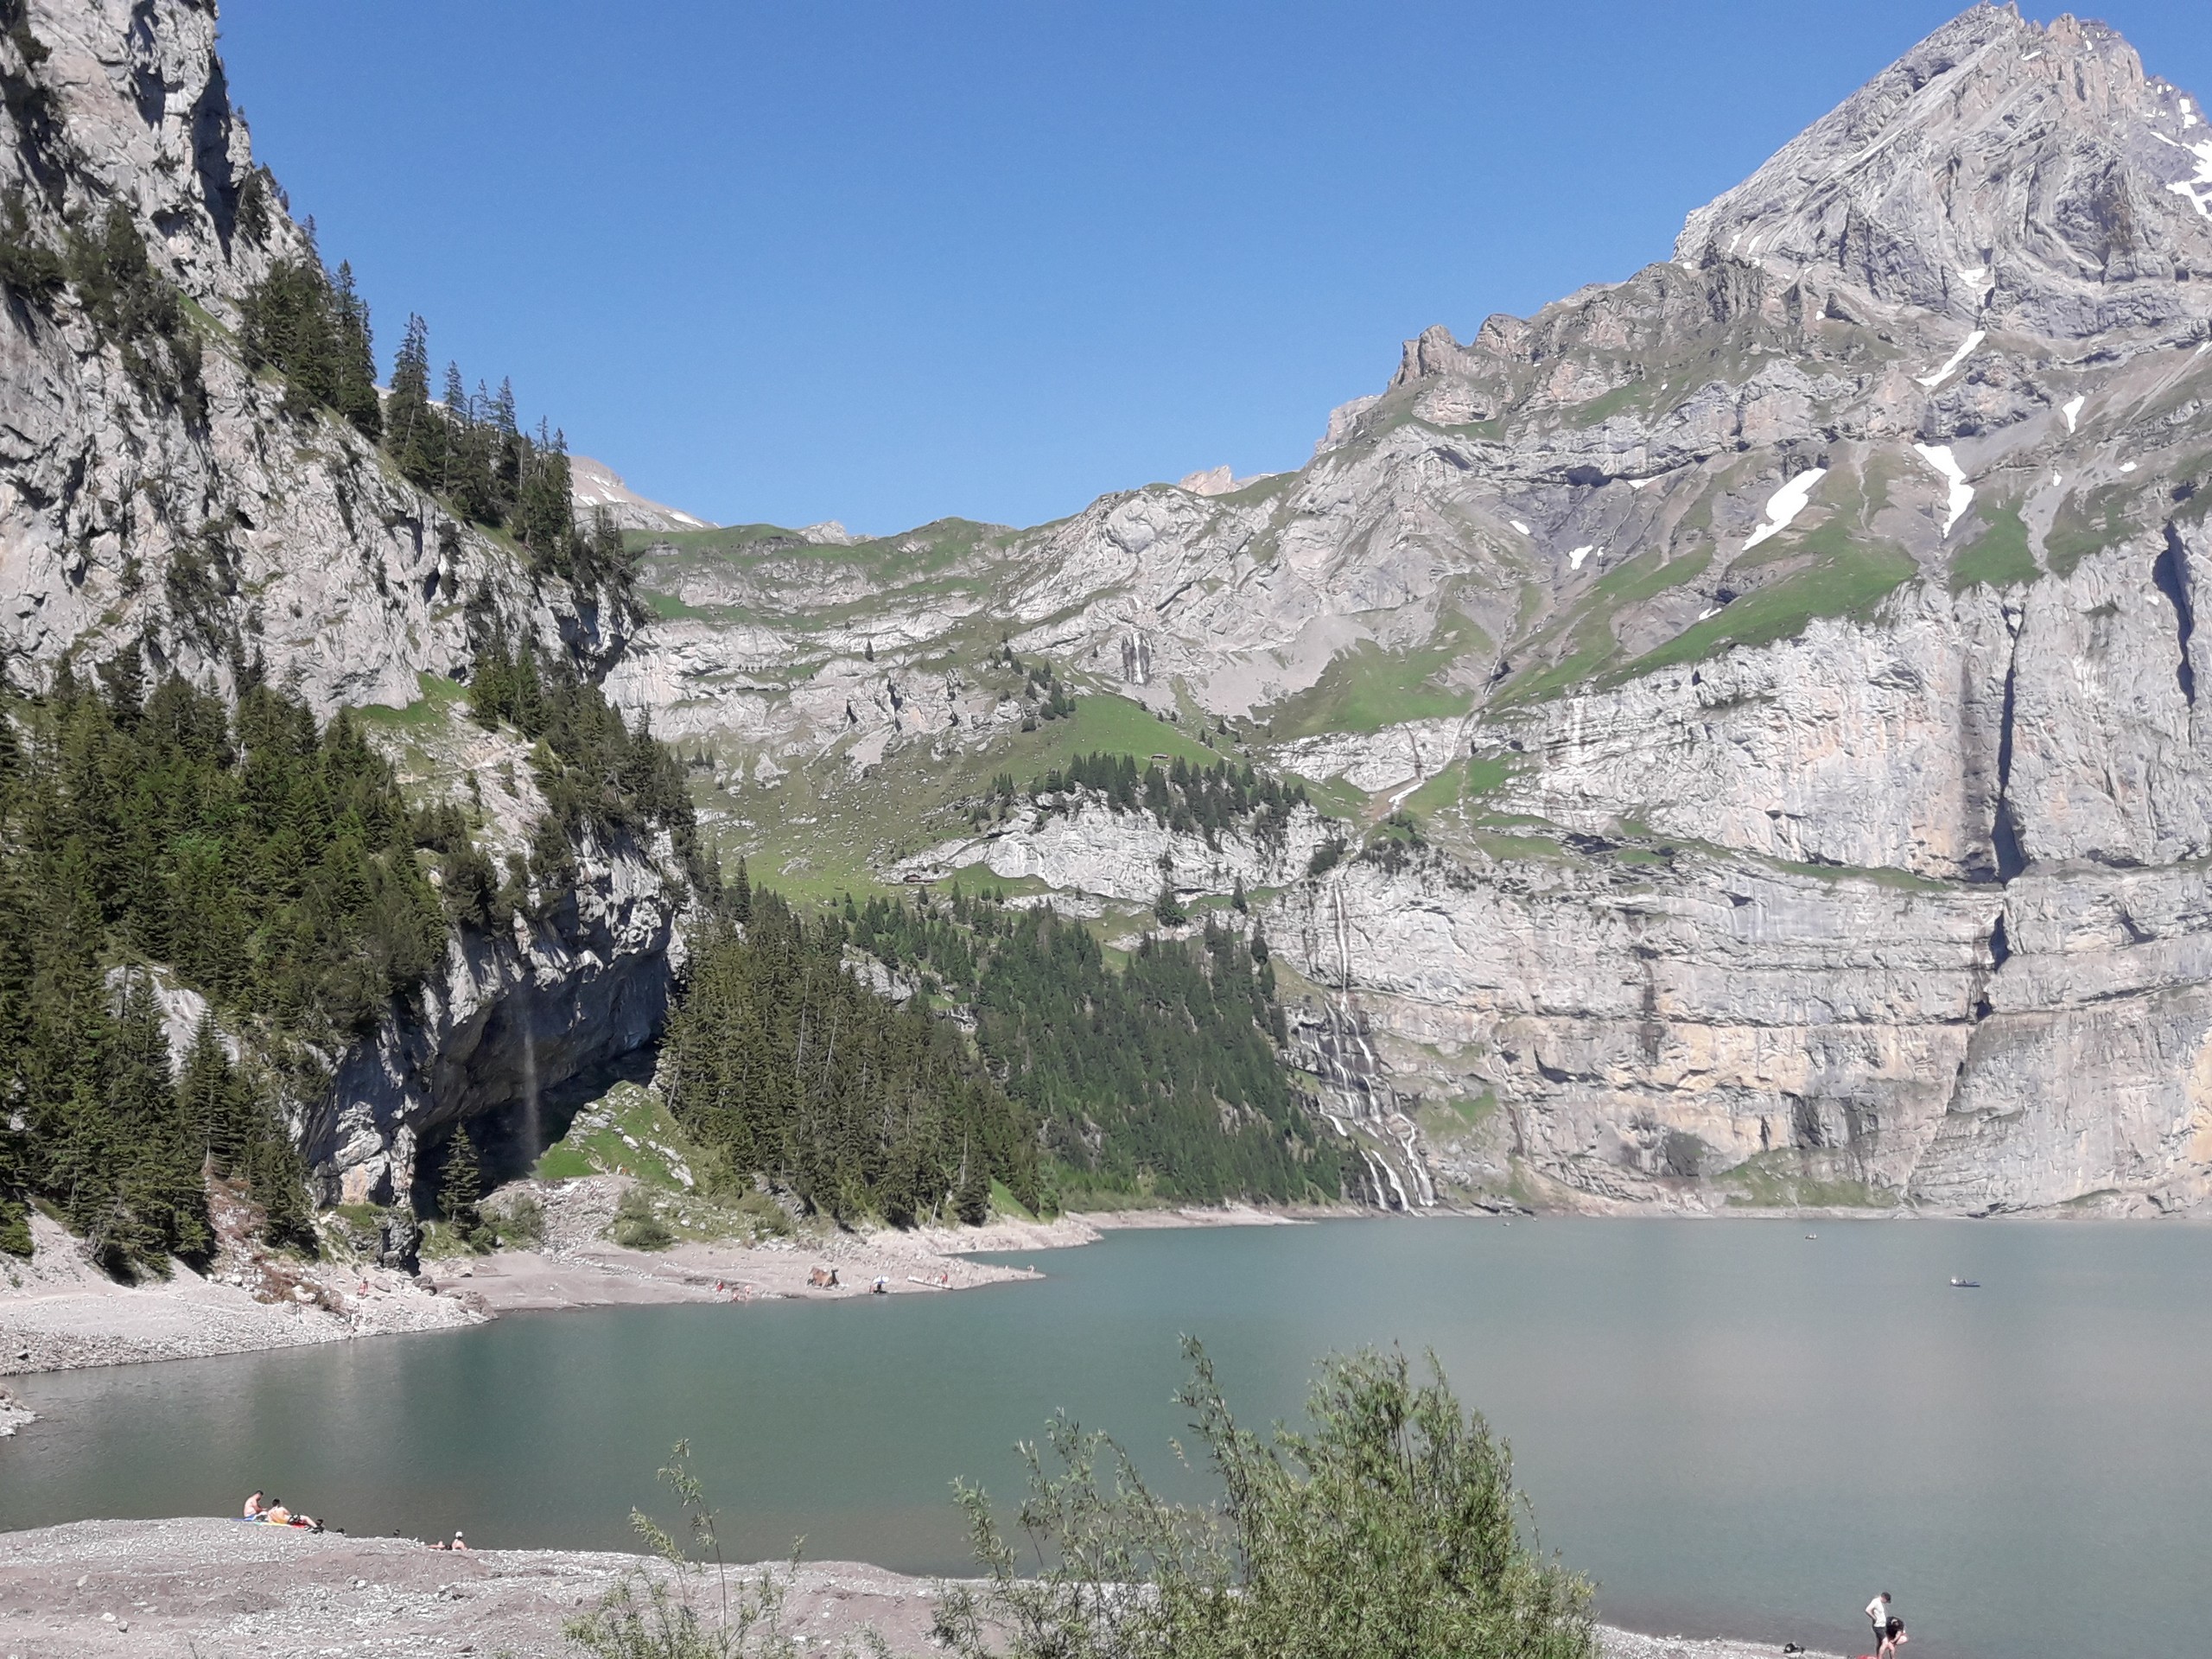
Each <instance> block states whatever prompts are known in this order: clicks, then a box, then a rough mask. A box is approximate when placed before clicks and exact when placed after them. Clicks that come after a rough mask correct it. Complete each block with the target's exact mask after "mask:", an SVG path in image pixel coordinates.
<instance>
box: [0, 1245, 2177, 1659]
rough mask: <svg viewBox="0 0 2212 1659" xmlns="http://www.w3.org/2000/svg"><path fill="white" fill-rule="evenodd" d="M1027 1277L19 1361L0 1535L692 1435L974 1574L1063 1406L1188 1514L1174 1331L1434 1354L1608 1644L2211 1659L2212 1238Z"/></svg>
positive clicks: (1476, 1253) (452, 1509) (737, 1512)
mask: <svg viewBox="0 0 2212 1659" xmlns="http://www.w3.org/2000/svg"><path fill="white" fill-rule="evenodd" d="M1808 1232H1810V1233H1817V1234H1818V1235H1819V1236H1818V1237H1817V1238H1815V1239H1808V1238H1807V1237H1806V1234H1808ZM1007 1259H1009V1260H1018V1261H1024V1262H1035V1263H1036V1264H1037V1265H1038V1266H1039V1267H1041V1268H1044V1269H1045V1270H1046V1273H1047V1274H1049V1275H1050V1277H1049V1278H1047V1279H1046V1281H1043V1282H1041V1283H1033V1284H1016V1285H1008V1286H1004V1287H995V1288H992V1289H988V1290H981V1291H974V1292H965V1293H961V1294H954V1295H946V1296H937V1297H931V1296H922V1295H913V1296H899V1297H890V1298H869V1299H865V1300H851V1301H847V1302H841V1303H834V1304H817V1305H807V1304H803V1303H795V1302H794V1303H777V1304H765V1305H755V1306H744V1307H734V1306H688V1307H663V1308H626V1309H608V1310H605V1311H598V1312H587V1313H562V1314H546V1315H517V1316H510V1317H508V1318H505V1319H501V1320H499V1321H498V1322H497V1323H495V1324H493V1325H487V1326H485V1327H482V1328H480V1329H478V1330H474V1331H469V1332H458V1333H452V1334H445V1335H437V1336H426V1337H412V1338H381V1339H378V1340H373V1341H367V1342H362V1343H359V1344H347V1345H346V1346H343V1347H334V1348H324V1349H314V1350H302V1351H290V1352H281V1353H275V1354H266V1355H245V1356H240V1357H232V1358H226V1359H216V1360H194V1361H180V1362H175V1363H168V1364H160V1365H145V1366H133V1367H121V1368H116V1369H113V1370H105V1371H91V1372H79V1373H74V1374H65V1375H59V1376H41V1377H27V1378H22V1379H19V1380H18V1381H17V1382H16V1383H11V1384H10V1386H11V1387H13V1388H16V1390H17V1392H19V1393H20V1394H21V1395H23V1397H24V1398H25V1400H26V1402H27V1403H29V1405H31V1406H32V1407H33V1408H35V1409H38V1410H40V1411H41V1412H43V1413H46V1414H48V1421H41V1422H40V1423H38V1424H36V1425H35V1426H34V1427H32V1428H30V1429H29V1430H28V1431H26V1432H25V1433H22V1434H21V1435H19V1436H18V1437H17V1438H16V1440H12V1441H8V1442H0V1528H16V1527H25V1526H35V1525H42V1524H46V1523H48V1522H57V1521H64V1520H71V1519H76V1518H79V1517H82V1516H103V1515H105V1516H156V1515H169V1514H178V1513H190V1512H204V1513H223V1512H229V1511H232V1510H235V1508H236V1506H237V1504H238V1501H239V1500H240V1499H241V1498H242V1497H244V1496H245V1493H246V1492H247V1491H249V1490H251V1488H253V1487H256V1486H259V1487H263V1488H265V1489H267V1490H269V1491H273V1492H277V1493H281V1494H282V1495H283V1497H286V1498H288V1499H289V1500H290V1501H291V1502H293V1503H295V1504H296V1505H301V1506H304V1507H305V1508H307V1509H308V1510H312V1511H314V1512H315V1513H317V1514H321V1515H323V1516H326V1517H327V1518H328V1519H329V1520H330V1521H332V1522H334V1524H337V1525H340V1526H343V1527H345V1528H346V1529H347V1530H349V1531H353V1532H356V1533H362V1532H378V1533H383V1532H390V1531H391V1530H393V1529H399V1530H402V1531H404V1532H408V1533H410V1534H414V1535H419V1536H423V1537H429V1536H432V1535H437V1534H439V1533H442V1532H450V1531H451V1530H452V1529H454V1528H455V1527H462V1528H465V1529H467V1532H468V1535H469V1538H470V1540H471V1541H472V1542H474V1543H477V1544H479V1545H480V1546H490V1547H499V1546H531V1545H565V1546H582V1547H613V1548H625V1547H627V1546H628V1545H629V1543H630V1536H629V1533H628V1529H627V1525H626V1516H627V1515H628V1512H629V1510H630V1508H631V1506H632V1504H639V1505H644V1506H646V1507H649V1508H653V1507H661V1506H659V1505H658V1498H657V1494H656V1491H655V1486H654V1481H653V1471H654V1469H655V1468H656V1467H657V1466H658V1465H659V1464H660V1463H661V1462H663V1461H664V1460H665V1458H666V1454H667V1452H668V1450H669V1447H670V1445H671V1442H673V1441H674V1440H677V1439H678V1438H679V1437H682V1438H686V1439H688V1440H690V1442H691V1444H692V1446H693V1448H694V1452H695V1459H696V1465H697V1466H698V1468H699V1470H700V1471H701V1472H702V1474H703V1475H704V1476H705V1478H706V1479H707V1481H708V1483H709V1488H710V1491H711V1493H712V1495H713V1497H714V1498H715V1501H716V1502H717V1503H718V1504H719V1505H720V1506H721V1508H722V1510H724V1511H725V1514H726V1528H727V1531H728V1533H729V1534H731V1535H734V1536H735V1537H736V1539H737V1541H739V1542H740V1543H741V1545H742V1546H743V1548H745V1550H746V1551H747V1553H748V1554H755V1555H764V1556H765V1555H776V1554H782V1553H784V1552H785V1550H787V1549H788V1548H789V1546H790V1544H791V1540H792V1539H793V1537H794V1536H797V1535H804V1537H805V1539H806V1554H808V1555H810V1556H811V1557H814V1558H817V1559H847V1560H851V1559H859V1560H872V1561H877V1562H880V1563H882V1564H884V1565H886V1566H888V1567H898V1568H903V1569H906V1570H910V1571H916V1572H924V1573H936V1572H957V1571H959V1570H960V1569H961V1568H962V1567H963V1539H962V1533H961V1528H960V1524H959V1521H958V1517H957V1515H956V1513H955V1512H954V1510H953V1509H952V1506H951V1504H950V1499H949V1491H950V1481H951V1480H952V1478H953V1477H955V1476H956V1475H965V1476H968V1477H969V1478H976V1479H980V1480H982V1482H983V1483H984V1484H986V1485H987V1486H988V1487H989V1488H990V1489H991V1490H992V1491H994V1493H995V1494H998V1495H1000V1496H1001V1497H1005V1496H1010V1495H1011V1494H1012V1493H1013V1491H1014V1485H1015V1468H1016V1465H1015V1461H1014V1455H1013V1452H1012V1450H1011V1448H1012V1445H1013V1442H1014V1440H1017V1439H1019V1438H1022V1437H1032V1436H1033V1435H1034V1434H1035V1433H1036V1432H1037V1430H1038V1428H1039V1427H1040V1426H1041V1425H1042V1423H1043V1422H1044V1421H1045V1420H1046V1416H1047V1415H1048V1414H1050V1413H1051V1412H1052V1410H1053V1409H1054V1408H1059V1407H1065V1408H1067V1409H1068V1410H1069V1411H1070V1412H1071V1414H1074V1415H1075V1416H1077V1418H1079V1419H1080V1420H1081V1421H1083V1422H1084V1423H1085V1424H1086V1425H1087V1426H1091V1427H1101V1428H1105V1429H1109V1430H1110V1431H1112V1432H1113V1433H1115V1434H1116V1436H1117V1437H1119V1438H1120V1439H1121V1440H1122V1441H1123V1442H1124V1443H1125V1444H1126V1445H1128V1446H1129V1447H1130V1448H1131V1450H1132V1451H1133V1452H1135V1454H1136V1455H1137V1457H1138V1459H1139V1461H1140V1462H1141V1464H1142V1465H1144V1466H1145V1467H1146V1468H1147V1471H1149V1472H1151V1473H1153V1474H1154V1476H1155V1477H1156V1478H1158V1479H1159V1483H1160V1484H1161V1485H1162V1486H1163V1487H1165V1488H1166V1489H1167V1490H1169V1491H1173V1492H1176V1493H1178V1494H1179V1495H1185V1496H1194V1495H1196V1494H1197V1492H1198V1490H1200V1489H1199V1488H1198V1486H1197V1485H1195V1484H1193V1483H1192V1481H1191V1480H1190V1478H1188V1477H1185V1476H1184V1475H1182V1474H1180V1472H1179V1471H1178V1470H1177V1469H1176V1467H1175V1465H1174V1463H1173V1459H1172V1457H1171V1456H1170V1454H1169V1453H1168V1451H1167V1442H1168V1440H1169V1437H1170V1436H1172V1435H1176V1434H1179V1433H1182V1431H1183V1428H1184V1424H1183V1422H1182V1421H1181V1416H1180V1414H1179V1411H1178V1410H1177V1408H1175V1407H1174V1406H1173V1404H1172V1403H1171V1400H1170V1396H1171V1395H1172V1394H1173V1390H1174V1389H1175V1388H1176V1386H1177V1384H1178V1383H1179V1381H1180V1380H1181V1378H1182V1375H1183V1367H1182V1362H1181V1359H1180V1356H1179V1351H1178V1338H1179V1336H1180V1335H1181V1334H1182V1333H1184V1332H1192V1333H1194V1334H1196V1335H1198V1337H1200V1338H1202V1339H1203V1340H1204V1341H1205V1344H1206V1345H1207V1347H1208V1349H1209V1351H1211V1353H1212V1355H1213V1356H1214V1357H1215V1360H1216V1362H1217V1365H1218V1368H1219V1370H1220V1372H1221V1376H1222V1378H1223V1381H1224V1384H1225V1385H1226V1386H1227V1388H1228V1389H1229V1392H1230V1399H1231V1402H1232V1403H1233V1404H1234V1405H1235V1406H1236V1408H1237V1409H1238V1411H1239V1414H1240V1415H1241V1416H1243V1418H1244V1419H1245V1420H1246V1421H1264V1420H1267V1419H1269V1418H1272V1417H1276V1416H1281V1415H1284V1414H1290V1413H1294V1411H1296V1409H1297V1408H1298V1406H1299V1403H1300V1398H1301V1396H1302V1394H1303V1391H1304V1388H1305V1383H1306V1378H1307V1376H1309V1374H1310V1370H1311V1364H1312V1361H1313V1357H1315V1356H1316V1355H1318V1354H1319V1353H1322V1352H1324V1351H1327V1350H1330V1349H1341V1348H1348V1347H1352V1346H1357V1345H1358V1344H1392V1343H1395V1344H1401V1345H1402V1346H1403V1347H1405V1348H1406V1349H1407V1350H1408V1351H1410V1352H1413V1353H1414V1354H1415V1355H1418V1354H1419V1353H1420V1351H1422V1350H1424V1349H1433V1350H1434V1351H1435V1353H1436V1354H1437V1356H1438V1357H1439V1358H1440V1360H1441V1361H1442V1363H1443V1364H1444V1366H1445V1368H1446V1371H1447V1373H1448V1374H1449V1376H1450V1377H1451V1380H1452V1383H1453V1385H1454V1386H1455V1387H1456V1388H1457V1389H1458V1390H1459V1394H1460V1395H1461V1397H1462V1398H1463V1399H1464V1400H1465V1402H1467V1403H1469V1404H1470V1405H1472V1406H1474V1407H1477V1408H1479V1409H1481V1410H1482V1411H1483V1412H1484V1413H1485V1414H1487V1416H1488V1417H1489V1418H1490V1420H1491V1423H1492V1425H1493V1426H1494V1427H1496V1428H1497V1430H1498V1431H1499V1432H1500V1433H1503V1435H1504V1436H1505V1437H1506V1438H1508V1439H1509V1440H1510V1441H1511V1443H1512V1446H1513V1450H1514V1453H1515V1458H1516V1467H1517V1470H1518V1472H1519V1477H1520V1480H1521V1484H1522V1486H1523V1487H1524V1489H1525V1490H1526V1491H1527V1492H1528V1493H1529V1497H1530V1498H1531V1499H1532V1501H1533V1502H1534V1503H1535V1515H1536V1520H1537V1523H1538V1525H1539V1528H1540V1529H1541V1535H1542V1539H1543V1541H1544V1543H1545V1544H1546V1545H1547V1547H1548V1548H1555V1549H1557V1550H1559V1551H1560V1553H1561V1554H1563V1555H1564V1556H1565V1557H1566V1559H1567V1560H1568V1562H1569V1563H1570V1564H1572V1565H1573V1566H1575V1567H1579V1568H1580V1569H1581V1570H1583V1571H1585V1572H1586V1573H1589V1574H1590V1575H1591V1576H1592V1577H1593V1578H1594V1579H1596V1580H1598V1581H1599V1602H1600V1605H1601V1608H1602V1610H1603V1611H1604V1613H1605V1616H1606V1617H1607V1618H1611V1619H1613V1620H1615V1621H1617V1622H1619V1623H1623V1624H1630V1625H1633V1626H1637V1627H1639V1628H1643V1629H1648V1630H1661V1631H1669V1632H1671V1631H1683V1632H1686V1633H1692V1634H1696V1633H1729V1634H1736V1635H1742V1636H1746V1637H1758V1638H1768V1639H1771V1640H1773V1641H1774V1642H1775V1643H1777V1645H1778V1644H1779V1643H1781V1642H1783V1640H1790V1641H1796V1642H1798V1643H1803V1644H1805V1645H1807V1646H1810V1647H1814V1648H1831V1649H1840V1650H1841V1651H1844V1652H1847V1653H1853V1654H1856V1653H1859V1652H1861V1651H1863V1650H1864V1649H1865V1647H1866V1643H1865V1642H1864V1641H1863V1640H1862V1639H1861V1638H1863V1637H1864V1635H1865V1624H1864V1622H1863V1620H1861V1619H1860V1618H1859V1614H1858V1611H1857V1610H1858V1609H1859V1606H1860V1605H1862V1604H1864V1603H1865V1602H1866V1599H1867V1598H1868V1596H1869V1595H1871V1594H1872V1592H1874V1591H1875V1590H1878V1589H1888V1590H1891V1592H1894V1593H1895V1594H1896V1597H1897V1606H1898V1608H1899V1610H1900V1611H1901V1612H1902V1613H1903V1615H1904V1618H1906V1619H1907V1621H1908V1622H1909V1623H1910V1626H1911V1630H1912V1634H1913V1641H1912V1645H1911V1646H1910V1649H1907V1652H1908V1653H1909V1654H1910V1656H1912V1659H1944V1656H1971V1659H1997V1656H2000V1655H2002V1656H2012V1655H2018V1654H2021V1653H2028V1652H2044V1651H2049V1650H2052V1649H2057V1650H2061V1651H2067V1652H2071V1653H2088V1654H2094V1655H2100V1656H2107V1659H2136V1656H2144V1659H2147V1656H2152V1655H2157V1656H2162V1659H2163V1656H2171V1655H2173V1654H2177V1653H2196V1652H2202V1651H2205V1650H2206V1649H2207V1646H2208V1638H2207V1635H2206V1632H2207V1630H2212V1228H2202V1227H2192V1226H2189V1225H2187V1224H2164V1225H2160V1224H2144V1225H2133V1224H2042V1223H2027V1222H1981V1223H1974V1222H1891V1223H1880V1222H1863V1223H1837V1222H1820V1223H1805V1222H1758V1221H1731V1222H1675V1221H1644V1220H1572V1219H1549V1218H1546V1219H1536V1220H1526V1219H1524V1220H1517V1221H1516V1222H1514V1223H1513V1224H1511V1225H1510V1226H1508V1225H1506V1224H1503V1223H1501V1222H1499V1221H1497V1220H1494V1219H1431V1220H1423V1221H1371V1222H1370V1221H1344V1222H1331V1223H1325V1224H1319V1225H1314V1226H1302V1227H1281V1228H1251V1229H1218V1230H1185V1231H1160V1232H1125V1233H1118V1234H1116V1235H1114V1236H1110V1237H1109V1239H1108V1240H1107V1241H1106V1242H1105V1243H1103V1244H1099V1245H1096V1246H1092V1247H1090V1248H1088V1249H1078V1250H1064V1251H1052V1252H1040V1253H1038V1254H1036V1255H1026V1254H1025V1255H1019V1256H1014V1257H1009V1258H1007ZM1953 1276H1958V1277H1961V1278H1967V1279H1976V1280H1979V1281H1980V1282H1981V1285H1982V1288H1980V1289H1979V1290H1955V1289H1953V1288H1951V1287H1950V1285H1949V1282H1948V1281H1949V1280H1950V1279H1951V1278H1952V1277H1953Z"/></svg>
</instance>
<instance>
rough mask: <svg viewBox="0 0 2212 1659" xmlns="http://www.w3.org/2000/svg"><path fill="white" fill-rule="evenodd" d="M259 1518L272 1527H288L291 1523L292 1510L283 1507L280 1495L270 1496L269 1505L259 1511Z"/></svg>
mask: <svg viewBox="0 0 2212 1659" xmlns="http://www.w3.org/2000/svg"><path fill="white" fill-rule="evenodd" d="M261 1518H262V1519H263V1520H264V1521H266V1522H268V1523H269V1524H270V1526H272V1527H289V1526H290V1525H291V1524H292V1512H291V1511H290V1510H288V1509H286V1508H285V1507H284V1500H283V1498H281V1497H272V1498H270V1500H269V1507H268V1508H267V1509H265V1510H263V1511H262V1512H261Z"/></svg>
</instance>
